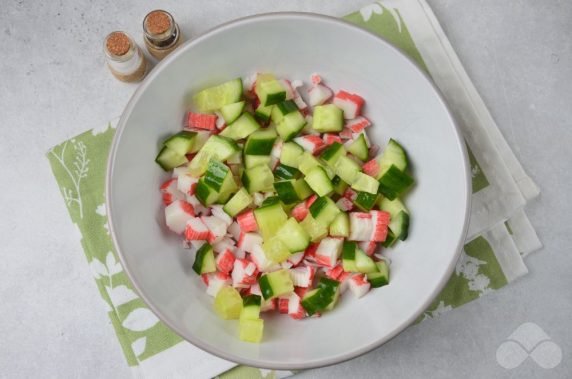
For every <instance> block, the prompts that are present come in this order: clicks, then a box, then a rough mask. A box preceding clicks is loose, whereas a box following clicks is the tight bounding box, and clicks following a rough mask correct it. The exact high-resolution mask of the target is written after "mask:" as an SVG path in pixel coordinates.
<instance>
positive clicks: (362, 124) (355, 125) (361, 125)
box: [346, 116, 371, 133]
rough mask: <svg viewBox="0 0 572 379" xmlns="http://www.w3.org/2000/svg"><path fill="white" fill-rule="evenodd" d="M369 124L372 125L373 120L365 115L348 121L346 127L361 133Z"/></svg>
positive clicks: (353, 131)
mask: <svg viewBox="0 0 572 379" xmlns="http://www.w3.org/2000/svg"><path fill="white" fill-rule="evenodd" d="M368 126H371V121H369V120H368V119H367V118H365V117H363V116H359V117H356V118H354V119H353V120H349V121H348V122H346V128H348V129H349V130H351V131H352V133H359V132H361V131H363V130H364V129H365V128H367V127H368Z"/></svg>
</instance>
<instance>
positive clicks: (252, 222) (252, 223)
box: [236, 209, 258, 233]
mask: <svg viewBox="0 0 572 379" xmlns="http://www.w3.org/2000/svg"><path fill="white" fill-rule="evenodd" d="M236 222H238V225H239V226H240V230H242V232H243V233H249V232H254V231H256V230H258V225H257V224H256V218H255V217H254V212H253V211H252V210H251V209H250V210H247V211H245V212H242V213H241V214H239V215H238V216H237V217H236Z"/></svg>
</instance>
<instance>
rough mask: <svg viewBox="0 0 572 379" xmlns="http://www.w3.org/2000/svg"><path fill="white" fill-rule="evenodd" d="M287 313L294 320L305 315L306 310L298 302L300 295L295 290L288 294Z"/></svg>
mask: <svg viewBox="0 0 572 379" xmlns="http://www.w3.org/2000/svg"><path fill="white" fill-rule="evenodd" d="M288 315H290V317H292V318H293V319H295V320H300V319H303V318H304V317H306V312H305V311H304V308H303V307H302V304H301V302H300V296H298V294H296V292H292V293H291V294H290V295H289V296H288Z"/></svg>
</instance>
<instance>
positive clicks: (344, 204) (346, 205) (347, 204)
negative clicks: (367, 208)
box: [336, 197, 354, 212]
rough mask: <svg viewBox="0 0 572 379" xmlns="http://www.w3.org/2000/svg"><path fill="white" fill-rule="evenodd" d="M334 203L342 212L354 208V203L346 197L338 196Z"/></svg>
mask: <svg viewBox="0 0 572 379" xmlns="http://www.w3.org/2000/svg"><path fill="white" fill-rule="evenodd" d="M336 205H337V206H338V208H340V209H341V210H342V211H344V212H349V211H351V210H352V209H353V208H354V203H353V202H352V201H351V200H350V199H348V198H347V197H340V198H339V199H338V201H336Z"/></svg>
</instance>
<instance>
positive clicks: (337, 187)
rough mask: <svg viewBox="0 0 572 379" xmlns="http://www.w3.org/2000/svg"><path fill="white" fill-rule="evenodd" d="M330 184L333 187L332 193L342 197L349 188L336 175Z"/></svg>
mask: <svg viewBox="0 0 572 379" xmlns="http://www.w3.org/2000/svg"><path fill="white" fill-rule="evenodd" d="M332 184H333V185H334V192H335V193H337V194H338V195H343V194H344V192H346V189H348V187H349V186H348V184H347V183H346V182H344V181H343V180H342V178H340V177H339V176H337V175H336V176H334V177H333V178H332Z"/></svg>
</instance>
